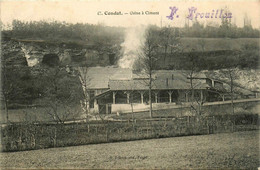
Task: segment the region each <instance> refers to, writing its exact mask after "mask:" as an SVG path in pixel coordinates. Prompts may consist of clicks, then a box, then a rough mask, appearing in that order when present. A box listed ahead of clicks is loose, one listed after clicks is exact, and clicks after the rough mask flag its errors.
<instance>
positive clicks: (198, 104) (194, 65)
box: [187, 49, 203, 120]
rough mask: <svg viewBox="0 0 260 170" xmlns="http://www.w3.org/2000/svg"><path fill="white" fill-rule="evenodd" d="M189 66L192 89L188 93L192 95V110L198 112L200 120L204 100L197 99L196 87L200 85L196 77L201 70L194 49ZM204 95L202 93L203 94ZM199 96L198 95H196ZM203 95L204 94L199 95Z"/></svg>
mask: <svg viewBox="0 0 260 170" xmlns="http://www.w3.org/2000/svg"><path fill="white" fill-rule="evenodd" d="M188 65H189V71H188V72H187V78H188V79H189V82H190V89H189V90H188V92H187V93H191V105H190V108H191V110H194V111H195V112H196V115H197V116H198V118H199V120H200V115H201V111H202V105H203V98H202V96H200V97H197V95H196V97H195V87H196V86H197V85H198V84H199V82H198V81H199V80H197V79H196V78H197V77H196V76H198V74H197V73H198V72H199V71H200V69H199V57H198V54H197V53H196V52H195V50H194V49H192V51H191V52H190V53H189V55H188ZM201 93H202V92H201ZM196 94H198V93H196ZM199 95H202V94H198V96H199Z"/></svg>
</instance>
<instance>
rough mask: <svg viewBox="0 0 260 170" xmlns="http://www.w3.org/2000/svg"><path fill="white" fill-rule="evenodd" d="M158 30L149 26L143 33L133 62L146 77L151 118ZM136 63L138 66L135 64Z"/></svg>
mask: <svg viewBox="0 0 260 170" xmlns="http://www.w3.org/2000/svg"><path fill="white" fill-rule="evenodd" d="M157 32H158V30H157V27H153V26H150V27H149V28H147V30H146V33H145V42H144V43H143V45H142V51H140V52H139V59H138V60H136V62H135V67H138V68H139V69H140V70H142V72H143V73H144V74H145V75H146V76H147V77H148V81H145V83H146V84H147V85H148V87H149V105H150V107H149V114H150V117H151V118H152V84H153V83H152V82H153V76H152V75H153V72H154V70H155V69H156V61H157V60H158V58H157V57H158V47H159V45H158V40H159V37H158V34H157ZM136 65H138V66H136Z"/></svg>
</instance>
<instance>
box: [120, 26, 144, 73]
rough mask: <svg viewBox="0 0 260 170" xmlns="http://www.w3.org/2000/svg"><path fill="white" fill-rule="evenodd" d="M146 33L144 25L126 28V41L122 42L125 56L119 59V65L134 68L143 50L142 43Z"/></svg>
mask: <svg viewBox="0 0 260 170" xmlns="http://www.w3.org/2000/svg"><path fill="white" fill-rule="evenodd" d="M144 34H145V27H144V26H138V27H132V28H128V29H127V30H126V34H125V41H124V42H123V43H122V44H121V47H122V50H123V51H122V53H123V56H122V58H120V59H119V61H118V65H119V67H121V68H130V69H132V68H133V65H134V62H135V61H136V60H137V59H138V55H139V54H140V52H141V51H142V44H143V43H144V40H145V38H144Z"/></svg>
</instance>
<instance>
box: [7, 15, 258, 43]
mask: <svg viewBox="0 0 260 170" xmlns="http://www.w3.org/2000/svg"><path fill="white" fill-rule="evenodd" d="M5 28H7V29H6V30H4V31H3V32H4V34H7V35H9V36H11V37H16V38H34V39H51V40H64V39H65V40H68V39H70V40H80V41H85V42H96V41H98V42H106V43H113V42H115V41H119V40H122V39H123V36H124V28H122V27H110V26H105V25H102V24H97V25H93V24H86V23H77V24H72V23H67V22H59V21H51V22H48V21H29V22H28V21H20V20H13V22H12V24H11V25H8V26H5ZM171 29H174V30H175V31H176V34H178V36H180V37H200V38H259V36H260V30H259V29H255V28H253V27H252V26H251V25H245V26H244V27H237V26H236V25H235V24H231V23H230V21H225V20H223V21H222V23H221V24H220V25H217V24H211V25H209V24H208V25H206V26H204V25H203V24H201V23H199V22H198V21H194V22H193V24H192V26H189V25H187V24H186V25H185V26H184V27H174V28H173V27H172V28H171Z"/></svg>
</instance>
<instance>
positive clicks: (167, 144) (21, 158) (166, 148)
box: [0, 131, 259, 169]
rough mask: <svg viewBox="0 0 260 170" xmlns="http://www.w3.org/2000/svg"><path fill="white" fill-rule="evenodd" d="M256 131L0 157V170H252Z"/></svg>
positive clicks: (256, 151)
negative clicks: (212, 169)
mask: <svg viewBox="0 0 260 170" xmlns="http://www.w3.org/2000/svg"><path fill="white" fill-rule="evenodd" d="M258 133H259V131H247V132H236V133H225V134H214V135H205V136H188V137H176V138H164V139H152V140H142V141H141V140H140V141H131V142H120V143H110V144H98V145H85V146H76V147H66V148H52V149H45V150H35V151H24V152H12V153H1V154H0V155H1V167H2V168H39V167H42V168H145V169H148V168H235V169H237V168H247V169H248V168H253V169H256V167H258V166H259V155H258V154H259V135H258Z"/></svg>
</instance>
